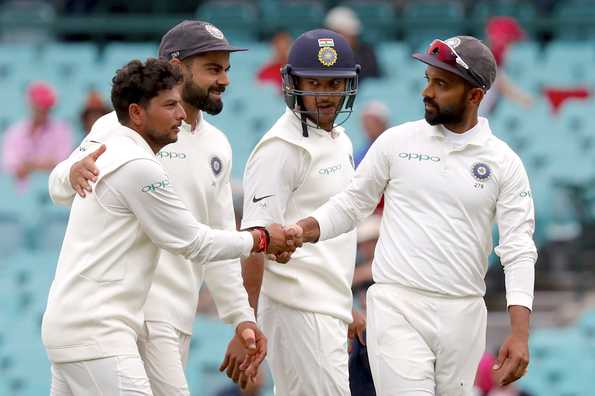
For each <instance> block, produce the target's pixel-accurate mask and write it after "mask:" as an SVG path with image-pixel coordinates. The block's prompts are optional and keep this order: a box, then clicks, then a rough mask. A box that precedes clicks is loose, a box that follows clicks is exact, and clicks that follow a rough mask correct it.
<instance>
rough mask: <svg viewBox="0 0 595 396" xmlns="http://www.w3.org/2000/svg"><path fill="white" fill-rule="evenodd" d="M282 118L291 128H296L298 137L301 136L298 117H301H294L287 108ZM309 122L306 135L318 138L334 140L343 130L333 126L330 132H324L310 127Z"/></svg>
mask: <svg viewBox="0 0 595 396" xmlns="http://www.w3.org/2000/svg"><path fill="white" fill-rule="evenodd" d="M283 117H285V119H286V120H287V121H288V122H289V124H291V125H292V126H293V127H295V128H296V130H299V133H300V135H301V134H302V132H303V131H302V121H301V120H300V118H299V117H301V116H300V115H299V114H298V115H297V116H296V114H295V113H294V112H293V111H292V110H291V109H290V108H289V107H285V114H283ZM310 123H311V121H308V123H307V124H308V133H314V134H316V135H319V136H329V134H330V136H331V138H333V139H336V138H337V137H339V135H340V134H341V133H342V132H343V128H341V127H338V126H335V127H334V128H333V129H332V130H331V131H330V132H329V131H326V130H324V129H321V128H315V127H314V126H312V125H310Z"/></svg>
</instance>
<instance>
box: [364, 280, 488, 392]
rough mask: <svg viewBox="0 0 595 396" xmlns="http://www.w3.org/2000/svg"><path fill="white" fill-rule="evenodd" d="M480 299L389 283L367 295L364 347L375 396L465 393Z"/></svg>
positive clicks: (482, 310) (482, 316)
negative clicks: (426, 291)
mask: <svg viewBox="0 0 595 396" xmlns="http://www.w3.org/2000/svg"><path fill="white" fill-rule="evenodd" d="M486 323H487V310H486V307H485V303H484V301H483V298H481V297H465V298H451V297H445V296H436V295H432V294H429V293H424V292H421V291H416V290H413V289H408V288H404V287H400V286H396V285H390V284H375V285H373V286H372V287H370V288H369V289H368V293H367V328H368V329H367V345H368V357H369V359H370V368H371V370H372V377H373V379H374V385H375V387H376V394H377V395H378V396H394V395H399V396H418V395H419V396H428V395H432V396H433V395H436V396H468V395H469V396H470V395H472V394H473V383H474V380H475V374H476V371H477V366H478V364H479V360H480V358H481V356H482V354H483V353H484V350H485V340H486Z"/></svg>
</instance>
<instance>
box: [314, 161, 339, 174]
mask: <svg viewBox="0 0 595 396" xmlns="http://www.w3.org/2000/svg"><path fill="white" fill-rule="evenodd" d="M341 169H343V166H342V165H341V164H337V165H333V166H329V167H327V168H320V169H318V173H319V174H321V175H323V176H329V175H334V174H335V173H337V172H339V171H340V170H341Z"/></svg>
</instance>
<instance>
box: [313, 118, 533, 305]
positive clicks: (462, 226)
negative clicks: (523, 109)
mask: <svg viewBox="0 0 595 396" xmlns="http://www.w3.org/2000/svg"><path fill="white" fill-rule="evenodd" d="M446 132H447V131H445V129H444V127H442V126H431V125H429V124H428V123H427V122H426V121H425V120H420V121H416V122H409V123H405V124H402V125H399V126H397V127H394V128H391V129H389V130H387V131H386V132H384V133H383V134H382V135H380V137H379V138H378V139H377V140H376V141H375V142H374V144H373V145H372V147H371V148H370V150H369V151H368V153H367V154H366V157H365V158H364V160H363V161H362V163H361V164H360V166H359V167H358V168H357V171H356V174H355V177H354V179H353V181H352V183H351V184H350V186H349V187H348V188H347V190H346V191H344V192H343V193H341V194H338V195H336V196H335V197H333V198H332V199H331V200H330V201H329V202H328V203H327V204H325V205H324V206H322V207H321V208H319V209H318V210H316V212H315V213H314V217H315V218H316V219H317V221H318V223H319V225H320V233H321V235H320V239H321V240H325V239H327V238H333V237H335V236H336V235H340V234H341V233H343V232H346V231H348V230H352V229H353V227H355V225H356V224H357V223H358V222H359V221H361V220H362V219H364V218H365V217H367V216H368V215H369V214H370V213H371V212H372V211H373V210H374V208H375V207H376V203H377V202H378V199H379V197H380V196H381V195H382V194H384V202H385V204H384V213H383V216H382V223H381V226H380V238H379V240H378V243H377V245H376V251H375V254H374V262H373V268H372V273H373V277H374V281H375V282H377V283H395V284H398V285H402V286H406V287H410V288H413V289H419V290H424V291H429V292H435V293H438V294H443V295H449V296H474V295H476V296H483V295H484V294H485V282H484V277H485V274H486V271H487V266H488V255H489V254H490V253H491V251H492V225H493V224H494V222H496V223H497V224H498V229H499V234H500V243H499V246H498V247H497V248H496V253H497V254H498V255H499V256H500V259H501V262H502V265H503V266H504V272H505V278H506V297H507V302H508V305H522V306H526V307H528V308H529V309H531V307H532V302H533V284H534V277H535V268H534V265H535V261H536V259H537V252H536V249H535V244H534V243H533V239H532V237H533V230H534V226H535V220H534V210H533V200H532V197H531V188H530V185H529V180H528V177H527V174H526V172H525V169H524V167H523V164H522V162H521V159H520V158H519V157H518V156H517V155H516V154H515V153H514V152H513V151H512V150H511V149H510V147H508V145H507V144H506V143H504V142H503V141H501V140H500V139H498V138H497V137H495V136H494V135H492V132H491V130H490V127H489V124H488V121H487V120H486V119H485V118H479V122H478V124H477V125H476V126H475V127H474V128H473V129H472V130H470V131H468V132H466V133H465V134H467V133H469V134H470V136H471V138H470V139H468V140H467V141H465V142H464V143H461V142H457V141H456V140H457V139H454V140H453V139H446V138H445V136H446V135H447V133H446Z"/></svg>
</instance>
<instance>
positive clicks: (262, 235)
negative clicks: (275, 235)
mask: <svg viewBox="0 0 595 396" xmlns="http://www.w3.org/2000/svg"><path fill="white" fill-rule="evenodd" d="M254 231H258V247H257V248H256V253H266V252H267V250H268V249H269V240H270V237H269V233H268V231H267V230H266V228H254Z"/></svg>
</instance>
